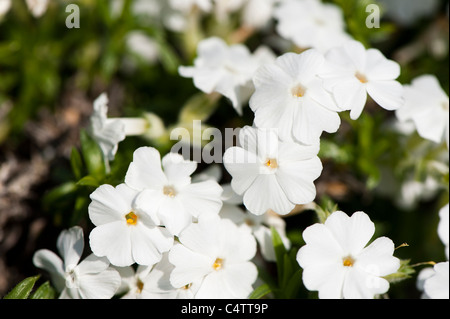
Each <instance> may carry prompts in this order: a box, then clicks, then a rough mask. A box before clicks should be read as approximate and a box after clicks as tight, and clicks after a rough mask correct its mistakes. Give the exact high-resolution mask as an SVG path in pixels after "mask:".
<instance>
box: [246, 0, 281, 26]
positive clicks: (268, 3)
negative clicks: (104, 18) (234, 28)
mask: <svg viewBox="0 0 450 319" xmlns="http://www.w3.org/2000/svg"><path fill="white" fill-rule="evenodd" d="M277 2H279V0H248V1H247V2H246V4H245V6H244V8H243V10H242V22H243V24H244V25H245V26H247V27H251V28H255V29H260V28H263V27H265V26H266V25H267V23H268V22H269V21H270V19H271V18H272V16H273V12H274V9H275V4H276V3H277Z"/></svg>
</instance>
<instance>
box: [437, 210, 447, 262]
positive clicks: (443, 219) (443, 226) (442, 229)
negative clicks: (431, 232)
mask: <svg viewBox="0 0 450 319" xmlns="http://www.w3.org/2000/svg"><path fill="white" fill-rule="evenodd" d="M437 232H438V235H439V238H440V239H441V241H442V243H443V244H444V246H445V256H446V257H447V260H448V256H449V237H450V236H449V204H447V205H445V206H444V207H442V208H441V209H440V210H439V224H438V229H437Z"/></svg>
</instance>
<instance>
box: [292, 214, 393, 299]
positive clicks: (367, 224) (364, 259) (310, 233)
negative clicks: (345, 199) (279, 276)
mask: <svg viewBox="0 0 450 319" xmlns="http://www.w3.org/2000/svg"><path fill="white" fill-rule="evenodd" d="M374 232H375V226H374V224H373V222H372V221H371V220H370V218H369V217H368V216H367V214H365V213H363V212H356V213H354V214H353V215H352V216H351V217H349V216H348V215H347V214H345V213H344V212H341V211H337V212H334V213H332V214H331V215H330V216H329V217H328V218H327V220H326V221H325V223H324V224H314V225H312V226H309V227H308V228H306V229H305V231H304V232H303V239H304V240H305V243H306V245H305V246H303V247H301V248H300V250H299V251H298V253H297V261H298V263H299V264H300V266H301V267H302V268H303V283H304V285H305V287H306V288H307V289H308V290H311V291H313V290H314V291H318V292H319V298H321V299H336V298H344V299H370V298H373V297H374V295H377V294H383V293H386V292H387V291H388V289H389V282H388V281H387V280H386V279H384V278H382V277H383V276H387V275H389V274H392V273H395V272H396V271H397V270H398V268H399V267H400V261H399V259H397V258H396V257H393V256H392V254H393V252H394V243H393V242H392V240H390V239H389V238H386V237H380V238H377V239H376V240H374V241H373V242H372V243H371V244H370V245H369V246H367V247H365V246H366V244H367V243H368V242H369V240H370V239H371V237H372V236H373V234H374Z"/></svg>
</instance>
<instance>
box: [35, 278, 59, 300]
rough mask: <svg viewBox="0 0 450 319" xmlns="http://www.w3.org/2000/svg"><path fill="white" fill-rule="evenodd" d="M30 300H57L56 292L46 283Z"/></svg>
mask: <svg viewBox="0 0 450 319" xmlns="http://www.w3.org/2000/svg"><path fill="white" fill-rule="evenodd" d="M30 299H55V290H54V289H53V287H52V286H51V285H50V282H48V281H46V282H44V283H43V284H42V285H40V286H39V288H38V289H37V290H36V291H35V292H34V293H33V294H32V295H31V296H30Z"/></svg>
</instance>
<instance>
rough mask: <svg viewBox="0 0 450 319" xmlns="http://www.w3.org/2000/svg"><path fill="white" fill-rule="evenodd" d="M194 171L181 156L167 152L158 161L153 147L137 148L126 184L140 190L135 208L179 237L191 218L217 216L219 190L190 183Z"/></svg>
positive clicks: (209, 183) (211, 183)
mask: <svg viewBox="0 0 450 319" xmlns="http://www.w3.org/2000/svg"><path fill="white" fill-rule="evenodd" d="M161 164H162V168H164V171H163V169H162V168H161ZM196 169H197V163H196V162H192V161H189V160H184V159H183V156H181V155H180V154H176V153H168V154H166V155H165V156H164V157H163V158H162V160H161V157H160V154H159V152H158V151H157V150H156V149H155V148H152V147H140V148H138V149H137V150H136V151H135V152H134V154H133V162H131V163H130V166H129V168H128V171H127V173H126V176H125V183H126V184H127V185H128V186H130V187H132V188H133V189H135V190H137V191H141V193H140V194H139V196H138V197H137V199H136V203H135V204H136V207H138V208H139V209H141V210H143V211H145V212H147V213H148V214H149V215H150V216H151V217H152V219H153V220H154V221H156V222H157V223H160V224H162V225H163V226H165V227H166V229H167V230H168V231H169V232H170V233H171V234H173V235H178V234H179V233H180V232H181V231H182V230H183V229H184V228H185V227H187V226H188V225H190V224H191V223H192V221H193V218H197V217H198V216H199V215H201V214H203V213H205V214H218V213H219V211H220V208H221V207H222V201H221V199H220V196H221V194H222V187H220V185H219V184H218V183H217V182H215V181H213V180H207V181H203V182H198V183H191V174H192V173H193V172H194V171H195V170H196Z"/></svg>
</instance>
